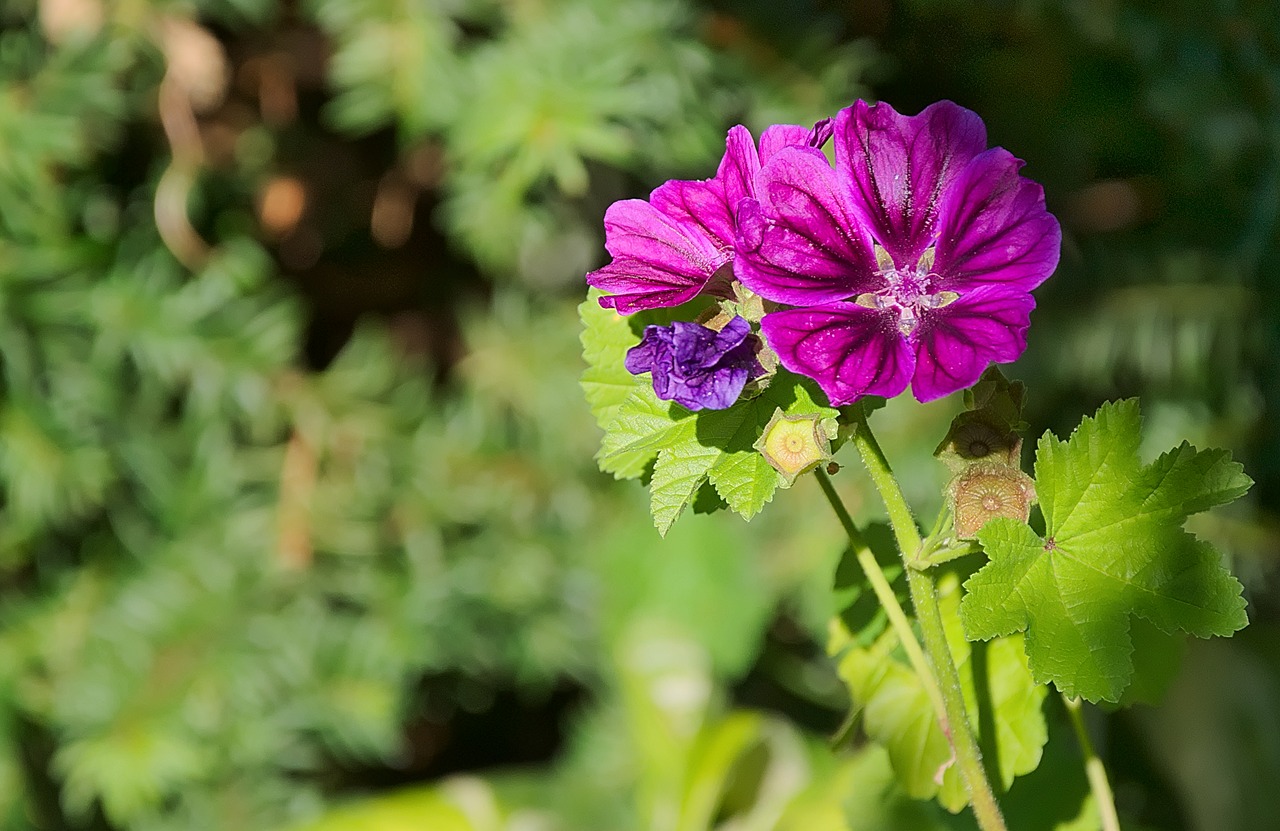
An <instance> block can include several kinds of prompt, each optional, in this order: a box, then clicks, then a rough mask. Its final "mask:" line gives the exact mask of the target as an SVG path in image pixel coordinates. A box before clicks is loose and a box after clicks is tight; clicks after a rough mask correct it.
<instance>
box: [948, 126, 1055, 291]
mask: <svg viewBox="0 0 1280 831" xmlns="http://www.w3.org/2000/svg"><path fill="white" fill-rule="evenodd" d="M1021 167H1022V161H1021V160H1019V159H1016V158H1014V157H1013V154H1011V153H1010V152H1009V151H1007V150H1005V149H1003V148H1001V147H993V148H991V149H990V150H988V151H986V152H985V153H982V154H981V155H979V156H977V157H976V158H974V159H973V160H972V161H971V162H969V164H967V165H965V167H964V170H962V171H961V172H960V175H959V176H957V177H956V179H955V182H954V183H953V184H952V186H951V187H950V188H949V189H948V190H947V193H946V194H945V195H944V196H943V199H942V205H941V206H940V208H939V213H940V215H941V227H940V231H939V239H938V247H937V252H936V259H935V260H934V270H935V271H936V272H937V273H938V274H939V275H941V280H940V281H939V282H938V283H936V284H935V285H936V286H937V288H938V289H947V290H952V291H960V292H964V291H965V290H966V289H970V288H976V287H977V286H982V285H992V284H1000V285H1004V286H1007V287H1009V288H1016V289H1019V290H1022V291H1030V290H1031V289H1033V288H1035V287H1036V286H1038V285H1040V284H1041V283H1043V282H1044V281H1045V280H1047V279H1048V278H1049V275H1050V274H1052V273H1053V270H1054V268H1056V267H1057V265H1058V253H1059V251H1060V249H1061V247H1062V229H1061V227H1059V225H1058V220H1057V219H1055V218H1054V216H1053V214H1051V213H1049V212H1048V211H1047V210H1045V205H1044V188H1042V187H1040V185H1038V184H1036V183H1035V182H1032V181H1031V180H1030V179H1025V178H1023V177H1022V176H1020V175H1018V170H1019V169H1021Z"/></svg>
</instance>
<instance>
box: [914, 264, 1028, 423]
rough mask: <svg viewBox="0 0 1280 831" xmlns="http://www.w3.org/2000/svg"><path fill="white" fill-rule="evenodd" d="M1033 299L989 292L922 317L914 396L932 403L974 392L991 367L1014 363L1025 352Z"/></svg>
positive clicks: (993, 288)
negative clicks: (952, 395) (953, 394)
mask: <svg viewBox="0 0 1280 831" xmlns="http://www.w3.org/2000/svg"><path fill="white" fill-rule="evenodd" d="M1035 306H1036V301H1035V298H1033V297H1032V296H1031V295H1030V294H1027V293H1026V292H1018V291H1009V290H1008V289H1006V288H1004V287H1001V286H988V287H984V288H980V289H976V290H974V291H971V292H969V293H968V294H965V295H962V296H961V297H960V298H959V299H958V300H956V301H955V302H953V303H950V304H948V305H946V306H944V307H942V308H941V309H931V310H929V311H928V312H926V313H925V314H923V315H922V317H921V321H920V328H919V329H917V330H916V338H915V340H916V346H915V350H916V354H915V377H914V378H913V379H912V381H911V391H912V393H913V394H914V395H915V397H916V398H917V399H918V400H920V401H932V400H934V399H935V398H941V397H942V396H944V395H948V394H949V393H953V392H955V391H956V390H962V389H965V388H966V387H971V386H973V385H974V384H975V383H977V381H978V378H979V377H980V376H981V375H982V373H983V372H984V371H985V370H986V368H987V366H988V365H989V364H992V363H1008V362H1009V361H1012V360H1015V359H1016V358H1017V357H1018V356H1019V355H1021V354H1022V352H1023V350H1024V349H1026V348H1027V326H1028V325H1030V322H1031V310H1032V309H1034V308H1035Z"/></svg>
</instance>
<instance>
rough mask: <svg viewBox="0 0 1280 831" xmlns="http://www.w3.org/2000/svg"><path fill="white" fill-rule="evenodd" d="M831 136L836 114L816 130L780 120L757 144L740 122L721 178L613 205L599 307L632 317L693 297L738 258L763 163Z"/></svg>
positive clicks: (670, 185) (597, 275) (675, 184)
mask: <svg viewBox="0 0 1280 831" xmlns="http://www.w3.org/2000/svg"><path fill="white" fill-rule="evenodd" d="M830 136H831V122H830V120H829V119H828V120H826V121H822V122H819V123H818V124H816V125H814V127H813V129H808V128H805V127H797V126H793V125H789V124H779V125H775V126H773V127H769V128H768V129H766V130H765V131H764V133H763V134H761V136H760V146H759V148H757V147H756V144H755V142H754V141H753V140H752V138H751V133H750V132H748V131H747V128H746V127H743V126H741V125H739V126H737V127H734V128H733V129H732V130H730V131H729V135H728V137H727V138H726V139H725V153H724V158H722V159H721V160H720V168H719V170H717V171H716V175H715V177H713V178H711V179H706V180H703V181H693V182H687V181H679V180H676V181H670V182H667V183H666V184H664V185H662V186H661V187H659V188H658V189H657V190H655V191H654V192H653V193H652V194H650V195H649V201H647V202H646V201H644V200H643V199H626V200H623V201H621V202H615V203H613V204H612V205H611V206H609V210H608V211H606V212H605V215H604V230H605V248H607V249H608V250H609V253H610V254H611V255H612V256H613V262H611V263H609V264H608V265H606V266H605V267H604V268H601V269H599V270H598V271H593V272H591V273H590V274H588V275H587V283H589V284H590V285H593V286H595V287H596V288H598V289H600V290H601V291H604V292H608V294H607V295H606V296H604V297H601V298H600V305H601V306H603V307H605V308H606V309H617V311H618V312H619V313H620V314H631V313H632V312H638V311H641V310H644V309H656V308H659V307H663V306H678V305H680V304H681V303H684V302H686V301H688V300H692V299H693V298H694V297H696V296H697V295H698V294H699V293H701V292H702V290H703V288H704V287H705V286H706V285H707V283H708V282H709V281H710V280H711V278H712V277H713V276H714V275H715V273H716V272H717V271H719V270H720V269H721V268H722V267H724V266H725V265H727V264H729V262H731V261H732V260H733V256H734V238H735V236H736V230H737V209H738V204H739V203H740V202H741V201H742V200H743V199H744V198H747V197H753V196H755V195H756V191H755V181H756V176H757V175H758V174H759V172H760V165H761V163H762V162H764V161H768V159H769V158H771V157H772V156H773V155H774V154H776V153H777V152H778V151H779V150H781V149H783V148H785V147H791V146H806V147H807V146H812V147H821V146H822V145H823V144H824V143H825V142H826V140H827V139H828V138H830Z"/></svg>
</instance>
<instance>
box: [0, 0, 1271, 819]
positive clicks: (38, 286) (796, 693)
mask: <svg viewBox="0 0 1280 831" xmlns="http://www.w3.org/2000/svg"><path fill="white" fill-rule="evenodd" d="M857 97H874V98H880V99H883V100H887V101H889V102H890V103H892V104H893V105H894V106H895V107H896V108H898V109H899V110H901V111H904V112H915V111H917V110H918V109H920V108H921V107H923V106H925V105H927V104H928V103H930V102H932V101H934V100H937V99H940V98H951V99H953V100H955V101H957V102H959V103H961V104H963V105H965V106H968V107H970V108H973V109H975V110H977V111H978V112H979V113H980V114H981V115H982V116H983V118H984V119H985V120H986V123H987V126H988V128H989V132H990V136H991V140H992V142H993V143H995V144H1000V145H1003V146H1005V147H1008V148H1009V149H1011V150H1012V151H1013V152H1014V153H1015V154H1016V155H1018V156H1020V157H1021V158H1024V159H1026V160H1027V162H1028V163H1027V167H1026V168H1025V171H1024V172H1025V173H1026V175H1028V176H1030V177H1031V178H1033V179H1035V180H1037V181H1039V182H1042V183H1043V184H1044V185H1045V189H1046V192H1047V198H1048V202H1049V206H1050V208H1051V210H1053V211H1054V212H1055V213H1056V214H1057V215H1058V216H1059V217H1060V218H1061V220H1062V222H1063V226H1064V231H1065V243H1064V250H1063V258H1062V265H1061V267H1060V269H1059V271H1058V274H1057V276H1056V277H1054V278H1053V279H1052V280H1051V281H1050V282H1049V283H1047V284H1046V285H1045V286H1044V287H1043V288H1042V289H1041V290H1040V291H1039V292H1038V293H1037V294H1038V298H1039V303H1040V306H1039V309H1038V310H1037V312H1036V314H1035V317H1034V319H1033V323H1034V325H1033V328H1032V330H1031V339H1030V347H1029V349H1028V351H1027V354H1026V356H1025V357H1024V358H1023V359H1022V360H1021V361H1020V362H1019V363H1018V364H1017V365H1015V367H1014V368H1013V369H1012V371H1011V374H1012V375H1014V376H1015V377H1021V378H1023V379H1025V380H1026V381H1027V382H1028V385H1029V387H1030V390H1031V395H1030V420H1031V421H1032V424H1033V434H1035V433H1038V432H1040V431H1042V430H1044V429H1054V430H1056V431H1058V432H1059V433H1065V431H1068V430H1070V429H1071V427H1072V426H1074V425H1075V424H1076V423H1078V420H1079V418H1080V416H1081V415H1083V414H1085V413H1089V412H1092V411H1093V409H1094V408H1095V407H1096V406H1097V405H1098V404H1099V403H1100V402H1102V401H1104V400H1106V399H1109V398H1115V397H1123V396H1131V395H1141V396H1142V400H1143V407H1144V411H1145V413H1146V416H1147V422H1146V426H1147V430H1148V439H1149V448H1148V449H1149V450H1150V451H1151V452H1152V453H1153V454H1154V452H1156V451H1158V450H1160V449H1164V448H1167V447H1169V446H1172V445H1174V444H1176V443H1177V442H1179V441H1181V440H1182V439H1184V438H1186V439H1189V440H1191V441H1192V442H1193V443H1196V444H1197V445H1200V446H1205V445H1217V446H1223V447H1228V448H1230V449H1232V450H1233V451H1234V453H1235V454H1236V455H1237V457H1238V458H1240V459H1241V460H1243V461H1244V463H1245V465H1246V468H1247V470H1248V471H1249V473H1250V474H1251V475H1252V476H1253V477H1254V478H1255V479H1256V480H1257V485H1256V487H1255V488H1254V490H1253V492H1252V493H1251V494H1250V495H1249V497H1247V498H1246V499H1245V500H1243V501H1242V502H1241V503H1239V504H1237V505H1235V506H1233V507H1232V509H1230V510H1226V511H1221V512H1219V513H1216V514H1214V515H1213V516H1209V517H1198V518H1197V519H1196V520H1195V523H1194V528H1195V530H1196V531H1197V533H1200V534H1202V535H1203V536H1205V537H1207V538H1209V539H1211V540H1213V541H1214V543H1215V544H1216V545H1218V546H1219V547H1220V549H1221V550H1223V551H1224V552H1226V554H1227V556H1228V557H1229V558H1230V560H1231V561H1232V564H1233V568H1234V569H1235V571H1236V573H1237V574H1238V575H1239V576H1240V578H1241V579H1242V581H1243V582H1244V583H1245V585H1246V591H1247V594H1248V597H1249V601H1250V615H1251V618H1252V621H1253V623H1252V625H1251V626H1250V627H1249V628H1248V629H1247V630H1245V631H1244V632H1242V633H1240V634H1239V635H1237V636H1236V637H1235V638H1232V639H1230V640H1218V641H1214V642H1193V643H1189V644H1187V645H1186V648H1185V651H1184V653H1183V654H1182V656H1181V663H1180V668H1178V669H1177V670H1176V672H1174V671H1173V670H1172V665H1171V672H1170V680H1169V686H1168V689H1167V690H1165V691H1163V693H1159V691H1157V693H1159V694H1153V695H1152V698H1155V699H1158V700H1159V703H1158V704H1150V705H1140V706H1137V707H1134V708H1132V709H1129V710H1124V711H1120V712H1116V713H1104V712H1101V711H1097V710H1095V711H1093V712H1092V713H1091V719H1092V721H1091V726H1092V728H1093V730H1094V731H1095V736H1096V738H1097V740H1098V744H1099V747H1100V749H1101V752H1102V753H1103V755H1104V757H1105V758H1106V760H1107V763H1108V765H1109V766H1110V769H1111V772H1112V776H1113V780H1114V783H1115V786H1116V791H1117V800H1118V803H1119V806H1120V809H1121V812H1122V815H1123V816H1124V817H1125V819H1126V823H1127V825H1126V827H1130V828H1134V829H1138V828H1146V829H1170V831H1178V830H1179V829H1186V831H1246V830H1247V831H1254V830H1255V829H1256V831H1274V829H1276V828H1280V797H1278V796H1277V794H1280V590H1278V589H1277V584H1276V579H1277V576H1278V572H1277V570H1276V566H1277V551H1278V550H1280V524H1278V521H1280V515H1278V512H1280V344H1278V343H1277V338H1278V335H1280V232H1278V227H1277V223H1278V220H1280V7H1277V5H1276V3H1275V2H1274V0H984V1H983V2H964V3H961V2H948V1H947V0H858V2H852V0H849V1H848V2H840V1H839V0H798V1H797V2H792V3H775V2H768V1H767V0H746V1H744V2H728V0H719V1H713V0H301V1H300V2H285V3H275V2H268V0H198V2H181V1H180V0H173V2H170V1H169V0H3V2H0V827H3V828H4V829H26V828H36V829H139V831H141V830H143V829H155V830H156V831H160V829H206V828H207V829H299V830H300V831H329V829H334V830H335V831H336V829H357V831H360V829H367V831H375V830H378V829H395V830H396V831H399V829H430V831H455V829H457V830H458V831H467V830H468V829H471V830H472V831H497V829H506V830H507V831H517V830H518V831H530V830H531V829H533V830H534V831H540V830H541V829H546V830H547V831H551V830H552V829H566V831H568V830H569V829H573V830H574V831H578V830H581V831H612V830H613V829H619V831H622V830H625V829H637V831H638V830H639V829H646V831H648V830H649V829H654V831H665V830H666V829H679V831H703V829H712V828H720V829H724V830H725V831H727V830H728V829H737V831H745V830H746V829H756V830H758V831H766V830H767V829H779V830H780V831H781V830H783V829H795V830H796V831H824V830H825V829H831V830H832V831H838V829H850V830H851V831H859V830H860V829H871V830H874V829H886V831H887V830H888V829H893V830H894V831H898V830H899V829H944V828H947V829H949V828H964V827H969V826H967V825H966V823H967V822H968V820H967V819H966V818H965V817H959V818H952V817H950V816H948V815H945V814H943V813H941V812H940V811H938V810H936V809H934V808H933V807H932V806H923V805H916V804H912V803H910V802H908V801H905V800H904V799H903V798H902V797H901V796H900V795H898V794H897V793H896V791H895V789H894V786H893V784H892V778H891V775H890V773H889V772H888V770H887V768H886V765H885V760H884V757H883V754H881V753H879V752H878V751H876V750H875V749H874V748H866V747H864V746H863V745H862V743H861V741H860V740H859V738H858V736H857V731H856V729H855V730H853V731H841V730H840V727H841V725H842V723H843V722H844V719H845V715H846V711H847V706H848V702H847V699H846V696H845V694H844V692H843V688H842V686H841V685H840V683H839V680H838V679H837V678H836V676H835V674H834V671H833V670H832V667H831V665H830V662H829V661H828V660H827V659H826V657H825V655H824V645H823V644H824V640H825V622H826V620H827V618H828V616H829V615H830V613H831V611H832V601H831V599H830V595H831V591H830V589H831V585H832V573H833V570H834V567H835V564H836V563H837V561H838V559H839V555H840V548H841V544H842V543H841V537H840V534H839V528H838V526H837V525H836V523H835V521H834V520H833V518H832V517H830V516H829V515H828V511H827V510H826V509H825V507H824V505H823V504H821V502H820V496H819V492H818V490H817V489H816V487H814V486H813V485H814V483H812V482H801V483H799V484H797V486H796V487H795V488H793V489H792V490H790V491H786V492H780V493H779V495H778V497H777V498H776V499H775V501H774V504H773V505H772V506H771V507H770V509H769V510H767V511H766V512H765V514H764V515H763V516H761V517H759V518H758V519H757V520H756V521H754V522H752V523H751V524H750V525H747V524H745V523H742V522H741V521H740V520H738V519H737V518H736V517H731V516H725V515H723V514H715V515H710V516H698V515H694V516H688V517H685V518H683V519H682V520H681V521H680V523H678V524H677V526H676V528H675V529H674V530H673V531H672V533H671V534H670V536H669V538H668V539H667V540H666V541H660V540H659V539H658V537H657V534H656V533H655V532H654V531H653V529H652V527H651V526H650V523H649V519H648V515H647V511H646V497H645V494H644V492H643V490H642V489H641V488H640V487H638V486H637V485H636V484H635V483H615V482H613V481H612V480H611V479H609V478H608V477H606V476H603V475H601V474H599V473H598V472H596V470H595V467H594V464H593V461H592V455H593V453H594V452H595V449H596V444H597V440H598V433H597V431H596V428H595V426H594V424H593V422H592V421H591V418H590V415H589V413H588V412H587V408H586V406H585V404H584V403H583V401H582V397H581V394H580V391H579V389H578V386H577V376H578V374H579V372H580V371H581V363H580V358H579V357H578V350H579V346H578V341H577V337H578V325H577V319H576V315H575V306H576V304H577V303H578V302H580V300H581V299H582V297H583V293H584V286H583V283H582V274H583V272H584V271H586V270H588V269H590V268H592V267H595V266H597V265H599V264H600V263H602V262H603V261H604V258H605V254H604V251H603V248H602V228H601V216H602V214H603V211H604V209H605V207H606V206H607V205H608V204H609V203H610V202H611V201H613V200H615V199H619V198H627V197H635V196H643V195H645V194H646V193H647V192H648V191H649V190H650V189H651V188H652V187H654V186H656V185H657V184H659V183H661V182H662V181H664V180H665V179H668V178H673V177H681V178H696V177H705V176H707V175H710V173H711V171H712V170H713V169H714V166H715V164H716V162H717V161H718V159H719V156H720V153H721V152H722V148H723V138H724V133H725V131H726V129H727V128H728V127H729V126H731V125H732V124H735V123H745V124H747V125H748V126H749V127H751V128H753V129H757V130H758V129H759V128H761V127H762V126H764V125H767V124H769V123H774V122H780V121H788V122H799V123H809V122H812V121H813V120H815V119H817V118H819V117H823V116H826V115H830V114H832V113H833V112H834V111H835V110H836V109H838V108H840V107H842V106H845V105H847V104H848V103H849V102H850V101H852V100H853V99H854V98H857ZM958 406H959V405H958V403H957V402H955V401H946V402H939V403H936V404H932V405H929V406H920V405H916V404H914V403H911V402H909V401H908V402H895V403H894V404H892V405H891V406H890V407H889V408H888V409H887V410H885V411H883V412H881V413H879V414H878V415H877V419H878V422H879V424H880V427H879V430H880V431H881V433H882V438H883V439H884V442H885V444H886V446H887V449H888V451H889V452H890V454H891V458H892V459H893V461H894V463H895V464H896V466H897V468H898V470H899V472H900V473H901V474H902V476H903V478H904V479H905V480H906V482H907V486H908V488H909V490H910V493H911V495H912V496H913V498H914V499H915V500H916V502H917V504H918V505H921V506H923V507H924V508H925V509H926V512H927V511H928V510H931V509H932V508H933V507H935V506H936V505H937V504H938V501H939V497H938V492H939V487H940V485H941V483H942V482H943V481H944V470H943V469H942V466H941V465H939V464H937V463H936V462H935V461H934V460H933V459H932V458H931V456H930V453H931V451H932V449H933V447H934V445H935V444H936V442H937V440H938V438H939V437H940V436H941V435H942V433H943V432H944V430H945V425H946V423H947V421H948V419H949V418H950V416H951V415H952V414H953V413H954V412H955V410H956V409H957V408H958ZM842 461H844V462H845V463H846V465H847V467H846V468H845V470H844V471H843V472H841V473H840V475H839V476H838V477H837V482H838V483H839V485H840V487H841V489H842V490H843V491H844V492H845V494H846V496H847V498H848V499H849V501H850V502H851V504H853V505H854V506H855V508H856V511H857V513H858V514H859V516H861V517H862V518H864V519H868V518H874V517H875V516H876V505H875V502H874V499H873V498H872V495H871V494H869V493H868V492H867V487H866V484H865V482H864V481H863V480H862V477H861V474H860V471H859V468H858V465H857V462H856V460H854V459H852V458H848V459H842ZM1060 709H1061V708H1060V705H1057V704H1055V703H1053V701H1052V699H1051V703H1050V705H1049V711H1050V712H1049V715H1050V717H1051V718H1050V720H1051V722H1052V723H1053V724H1054V725H1055V727H1054V730H1055V731H1056V732H1055V733H1054V735H1053V737H1052V738H1051V747H1052V748H1054V749H1053V750H1052V751H1051V752H1050V753H1049V754H1048V755H1047V756H1046V761H1045V764H1044V766H1043V768H1042V770H1041V771H1040V772H1039V773H1037V774H1036V775H1035V776H1034V777H1028V778H1027V780H1028V781H1030V780H1038V781H1039V784H1038V786H1036V785H1035V784H1034V783H1033V784H1032V785H1028V786H1026V788H1025V789H1023V790H1019V789H1020V788H1023V786H1022V785H1021V784H1019V785H1015V788H1014V792H1013V793H1011V794H1010V795H1009V802H1010V806H1011V807H1010V813H1011V817H1012V818H1015V820H1016V822H1015V825H1014V827H1015V828H1018V829H1023V828H1026V829H1032V828H1036V829H1039V828H1044V829H1049V828H1059V829H1066V828H1075V829H1085V828H1090V827H1096V823H1094V822H1091V814H1090V813H1089V811H1088V810H1082V809H1081V803H1080V798H1081V795H1082V787H1083V786H1082V785H1081V780H1080V776H1079V773H1078V753H1077V751H1076V750H1075V747H1074V744H1073V742H1072V739H1071V737H1070V736H1069V734H1066V733H1062V732H1061V730H1060V727H1061V712H1060ZM845 734H848V735H845ZM833 737H837V738H836V739H835V740H834V741H833ZM833 745H835V750H834V751H833V749H832V746H833ZM1035 787H1039V790H1036V789H1035ZM1077 815H1079V816H1078V818H1077V820H1075V821H1074V824H1072V822H1073V820H1072V818H1073V817H1077Z"/></svg>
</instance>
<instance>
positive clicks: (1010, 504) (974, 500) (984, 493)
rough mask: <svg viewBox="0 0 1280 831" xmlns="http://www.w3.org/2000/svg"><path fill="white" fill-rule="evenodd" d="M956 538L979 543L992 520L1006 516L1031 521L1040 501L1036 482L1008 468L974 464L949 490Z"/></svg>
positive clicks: (956, 479) (1007, 466) (997, 465)
mask: <svg viewBox="0 0 1280 831" xmlns="http://www.w3.org/2000/svg"><path fill="white" fill-rule="evenodd" d="M947 497H948V499H949V500H950V502H951V509H952V516H953V517H954V519H955V531H956V536H957V537H959V538H960V539H962V540H971V539H975V538H976V537H977V536H978V532H979V531H980V530H982V526H984V525H986V524H987V522H988V521H989V520H992V519H994V518H996V517H1000V516H1005V517H1009V518H1011V519H1020V520H1022V521H1023V522H1026V521H1027V517H1029V516H1030V515H1031V506H1032V504H1033V503H1034V502H1035V501H1036V490H1035V481H1034V480H1033V479H1032V478H1031V477H1030V476H1028V475H1027V474H1025V473H1023V472H1022V471H1021V470H1019V469H1018V468H1016V467H1012V466H1010V465H1006V464H971V465H969V466H968V467H966V468H965V469H964V470H963V471H962V472H961V473H960V474H958V475H957V476H956V477H955V478H954V479H952V480H951V484H950V486H949V487H948V489H947Z"/></svg>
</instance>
